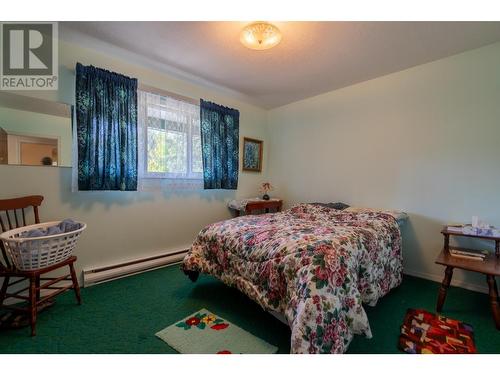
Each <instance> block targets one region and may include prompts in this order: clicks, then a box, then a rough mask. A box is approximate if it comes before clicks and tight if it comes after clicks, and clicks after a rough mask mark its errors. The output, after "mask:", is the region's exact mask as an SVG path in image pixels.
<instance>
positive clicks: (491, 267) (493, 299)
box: [436, 227, 500, 330]
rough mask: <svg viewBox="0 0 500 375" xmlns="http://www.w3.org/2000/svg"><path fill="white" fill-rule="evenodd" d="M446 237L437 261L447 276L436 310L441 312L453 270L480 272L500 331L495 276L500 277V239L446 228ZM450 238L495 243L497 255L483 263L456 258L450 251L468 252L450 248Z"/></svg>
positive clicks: (442, 284) (499, 310) (440, 291)
mask: <svg viewBox="0 0 500 375" xmlns="http://www.w3.org/2000/svg"><path fill="white" fill-rule="evenodd" d="M441 233H442V234H443V236H444V247H443V250H441V253H440V254H439V256H438V257H437V259H436V263H437V264H441V265H443V266H446V269H445V276H444V279H443V282H442V283H441V286H440V288H439V295H438V300H437V306H436V310H437V311H438V312H440V311H441V310H442V308H443V304H444V301H445V299H446V292H447V290H448V287H449V286H450V282H451V278H452V276H453V269H454V268H460V269H463V270H467V271H472V272H479V273H482V274H484V275H486V281H487V283H488V289H489V297H490V305H491V313H492V314H493V319H494V320H495V325H496V328H497V329H499V330H500V307H499V304H498V288H497V284H496V281H495V276H500V237H486V236H479V235H473V234H464V233H461V232H454V231H449V230H448V229H447V228H446V227H445V228H444V229H443V230H442V231H441ZM450 236H461V237H471V238H477V239H484V240H490V241H495V254H490V255H488V256H487V257H486V258H485V259H484V260H483V261H481V260H474V259H464V258H458V257H454V256H452V255H451V254H450V249H457V250H466V251H467V249H463V248H459V247H451V246H450Z"/></svg>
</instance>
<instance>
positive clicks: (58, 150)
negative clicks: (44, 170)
mask: <svg viewBox="0 0 500 375" xmlns="http://www.w3.org/2000/svg"><path fill="white" fill-rule="evenodd" d="M71 144H72V106H71V105H69V104H65V103H58V102H53V101H48V100H44V99H39V98H34V97H29V96H25V95H18V94H12V93H8V92H0V164H9V165H32V166H33V165H38V166H59V167H70V166H71Z"/></svg>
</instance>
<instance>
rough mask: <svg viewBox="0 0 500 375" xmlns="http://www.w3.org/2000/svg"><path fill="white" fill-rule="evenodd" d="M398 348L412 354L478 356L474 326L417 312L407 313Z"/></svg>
mask: <svg viewBox="0 0 500 375" xmlns="http://www.w3.org/2000/svg"><path fill="white" fill-rule="evenodd" d="M398 347H399V349H400V350H402V351H404V352H406V353H411V354H470V353H477V351H476V345H475V344H474V330H473V329H472V326H471V325H469V324H466V323H463V322H461V321H459V320H454V319H450V318H446V317H444V316H441V315H435V314H432V313H430V312H428V311H425V310H416V309H408V311H407V312H406V316H405V320H404V322H403V325H402V326H401V335H400V336H399V345H398Z"/></svg>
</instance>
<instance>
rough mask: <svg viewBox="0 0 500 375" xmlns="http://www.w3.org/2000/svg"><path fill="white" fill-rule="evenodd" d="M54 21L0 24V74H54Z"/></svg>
mask: <svg viewBox="0 0 500 375" xmlns="http://www.w3.org/2000/svg"><path fill="white" fill-rule="evenodd" d="M53 26H54V25H53V24H51V23H45V24H44V23H40V24H37V23H32V24H28V23H4V24H2V52H3V53H2V70H3V71H2V74H3V75H16V76H19V75H37V76H45V75H53V74H54V72H53V64H52V63H53V60H52V59H53V47H54V46H53Z"/></svg>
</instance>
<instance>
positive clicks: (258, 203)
mask: <svg viewBox="0 0 500 375" xmlns="http://www.w3.org/2000/svg"><path fill="white" fill-rule="evenodd" d="M282 207H283V201H282V200H281V199H277V198H272V199H269V200H264V199H260V198H252V199H243V200H240V201H231V202H230V203H229V208H231V209H233V210H234V211H235V215H236V216H237V217H238V216H240V213H244V214H252V213H255V212H265V213H269V212H270V211H271V210H274V211H276V212H279V211H281V208H282Z"/></svg>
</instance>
